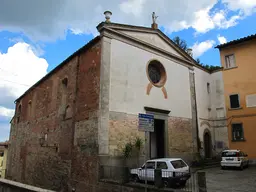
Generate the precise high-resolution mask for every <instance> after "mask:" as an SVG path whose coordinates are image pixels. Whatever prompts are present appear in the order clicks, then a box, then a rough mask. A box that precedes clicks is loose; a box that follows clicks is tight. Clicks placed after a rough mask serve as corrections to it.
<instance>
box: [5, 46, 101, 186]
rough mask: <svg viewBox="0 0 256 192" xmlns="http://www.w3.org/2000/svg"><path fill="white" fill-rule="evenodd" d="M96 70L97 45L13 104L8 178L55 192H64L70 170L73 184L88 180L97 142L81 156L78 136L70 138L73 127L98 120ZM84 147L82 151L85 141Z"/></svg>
mask: <svg viewBox="0 0 256 192" xmlns="http://www.w3.org/2000/svg"><path fill="white" fill-rule="evenodd" d="M99 68H100V43H96V44H95V45H94V46H93V47H91V48H89V50H88V49H87V50H84V51H80V52H79V54H77V56H74V57H73V58H72V59H71V60H69V61H68V63H66V64H65V65H63V66H62V67H61V68H60V69H59V70H57V71H55V72H54V73H53V74H52V75H50V76H49V77H48V78H46V79H45V80H43V81H42V82H40V83H39V84H38V85H37V86H36V87H35V88H34V89H33V90H31V91H29V92H28V93H27V94H26V95H25V96H24V97H22V98H21V100H20V101H19V102H17V103H16V118H15V120H14V123H13V124H12V128H11V134H10V153H9V158H8V159H9V162H8V169H7V177H8V178H10V179H13V180H16V181H19V182H23V183H27V184H31V185H34V186H40V187H44V188H48V189H53V190H60V189H61V188H65V187H68V186H67V183H68V181H70V177H71V168H72V169H73V171H72V176H74V178H77V179H80V178H79V177H76V175H77V174H78V175H79V174H82V173H84V174H89V173H88V172H87V171H88V169H89V166H90V162H95V160H94V159H95V155H96V153H95V152H96V151H97V141H94V143H95V145H94V146H92V150H91V151H93V153H91V152H89V153H81V149H80V146H79V147H78V145H77V139H78V138H80V133H79V134H76V138H74V133H75V127H77V126H78V125H82V124H83V125H84V124H86V121H88V120H90V121H91V120H94V121H96V120H97V110H98V98H99V95H98V93H99V87H98V86H97V85H98V84H99ZM20 104H21V114H20V119H19V123H18V122H17V111H18V106H19V105H20ZM81 122H82V123H81ZM80 127H81V126H80ZM83 128H85V127H83ZM90 129H93V130H94V129H95V127H93V126H89V127H88V129H87V131H85V132H84V135H83V137H84V138H88V137H89V138H91V139H92V140H96V138H97V137H96V136H95V135H96V134H97V131H95V132H94V133H92V134H91V131H90ZM41 137H43V138H46V137H47V140H46V141H45V142H44V143H43V146H41V145H40V142H39V138H41ZM83 141H84V143H83V144H84V145H86V144H87V141H86V139H84V140H83ZM90 143H92V142H90ZM74 144H75V146H74ZM91 156H92V157H91ZM81 161H83V163H81ZM82 164H83V165H82ZM81 169H82V170H81ZM83 176H84V175H83ZM66 189H67V188H66Z"/></svg>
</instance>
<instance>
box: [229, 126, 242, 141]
mask: <svg viewBox="0 0 256 192" xmlns="http://www.w3.org/2000/svg"><path fill="white" fill-rule="evenodd" d="M232 138H233V141H243V140H244V131H243V125H242V123H234V124H232Z"/></svg>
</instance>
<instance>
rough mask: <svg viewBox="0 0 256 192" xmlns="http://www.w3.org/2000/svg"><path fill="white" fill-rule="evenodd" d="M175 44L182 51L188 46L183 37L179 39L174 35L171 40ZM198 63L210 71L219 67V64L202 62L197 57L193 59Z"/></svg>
mask: <svg viewBox="0 0 256 192" xmlns="http://www.w3.org/2000/svg"><path fill="white" fill-rule="evenodd" d="M172 41H173V42H174V43H175V44H176V45H178V46H179V47H180V48H181V49H183V50H184V51H186V52H187V49H188V46H187V42H186V41H185V40H183V39H181V38H180V37H178V36H176V37H174V38H173V40H172ZM195 61H196V62H197V63H198V64H199V65H201V66H202V67H203V68H205V69H207V70H208V71H210V72H213V71H214V70H217V69H221V67H219V66H213V65H207V64H203V63H202V62H201V61H200V59H199V58H197V59H196V60H195Z"/></svg>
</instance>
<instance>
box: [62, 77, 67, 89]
mask: <svg viewBox="0 0 256 192" xmlns="http://www.w3.org/2000/svg"><path fill="white" fill-rule="evenodd" d="M62 85H64V87H65V88H67V87H68V78H67V77H65V78H64V79H62Z"/></svg>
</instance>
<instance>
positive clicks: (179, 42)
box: [173, 36, 188, 51]
mask: <svg viewBox="0 0 256 192" xmlns="http://www.w3.org/2000/svg"><path fill="white" fill-rule="evenodd" d="M173 42H174V43H175V44H176V45H178V46H179V47H180V48H181V49H183V50H184V51H187V49H188V46H187V42H186V41H185V40H183V39H181V38H180V37H178V36H176V37H174V38H173Z"/></svg>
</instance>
